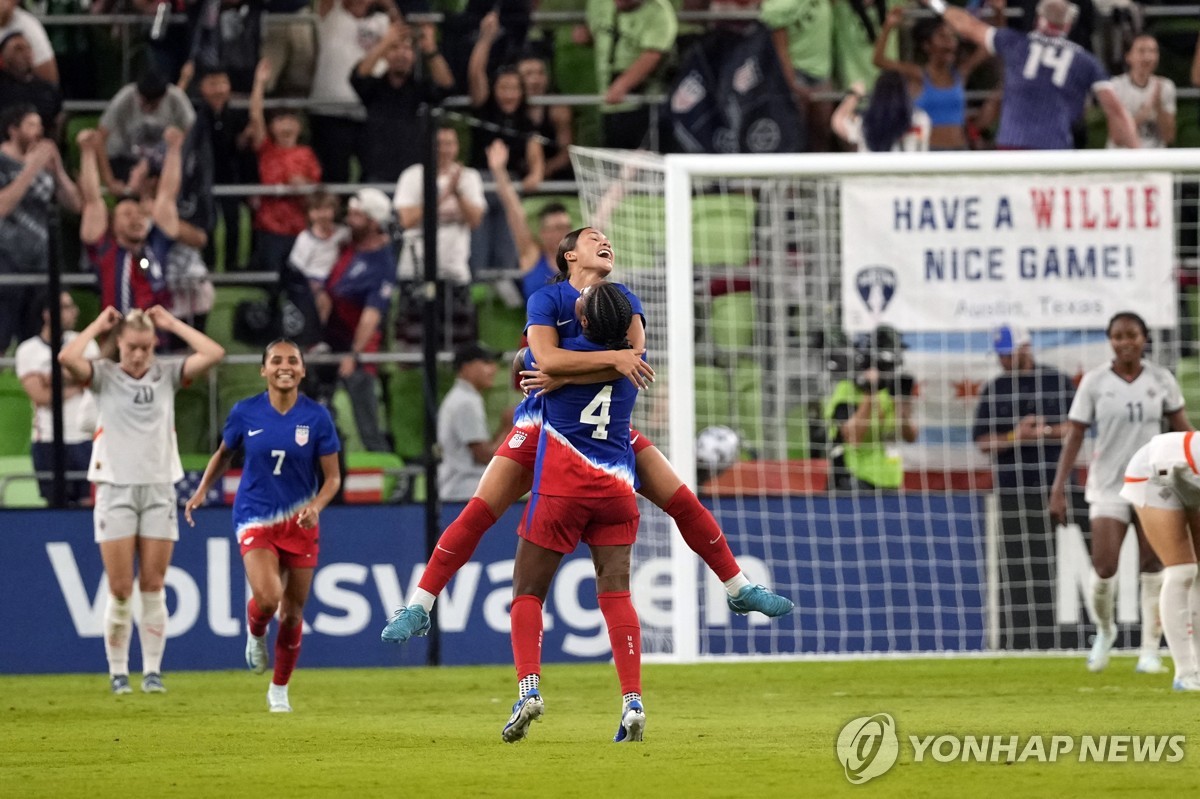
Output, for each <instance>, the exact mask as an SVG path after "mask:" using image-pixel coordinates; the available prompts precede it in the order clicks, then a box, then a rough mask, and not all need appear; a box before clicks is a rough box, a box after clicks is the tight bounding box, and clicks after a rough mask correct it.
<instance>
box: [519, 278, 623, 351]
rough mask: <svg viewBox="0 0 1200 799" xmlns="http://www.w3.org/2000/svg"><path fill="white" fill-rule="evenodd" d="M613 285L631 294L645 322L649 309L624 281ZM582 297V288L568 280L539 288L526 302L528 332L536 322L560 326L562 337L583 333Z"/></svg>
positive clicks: (560, 336) (549, 325)
mask: <svg viewBox="0 0 1200 799" xmlns="http://www.w3.org/2000/svg"><path fill="white" fill-rule="evenodd" d="M613 285H614V286H616V287H617V288H619V289H621V291H622V292H623V293H624V294H625V296H626V297H628V298H629V303H630V305H632V306H633V315H634V316H640V317H642V324H645V323H646V313H645V311H643V310H642V301H641V300H639V299H638V298H637V295H636V294H634V293H633V292H632V291H630V290H629V289H628V288H626V287H625V286H624V285H623V284H621V283H614V284H613ZM578 299H579V290H578V289H576V288H575V287H574V286H572V285H571V284H570V283H568V282H567V281H565V280H564V281H562V282H561V283H551V284H550V285H549V286H545V287H543V288H540V289H538V290H537V291H536V292H534V295H533V296H532V297H530V298H529V302H527V303H526V305H525V332H526V333H528V332H529V328H530V327H532V326H533V325H545V326H547V327H553V328H557V329H558V340H559V341H566V340H567V339H569V338H577V337H579V336H582V335H583V327H582V326H580V324H579V320H578V319H576V318H575V301H576V300H578ZM577 349H583V348H582V347H578V348H577Z"/></svg>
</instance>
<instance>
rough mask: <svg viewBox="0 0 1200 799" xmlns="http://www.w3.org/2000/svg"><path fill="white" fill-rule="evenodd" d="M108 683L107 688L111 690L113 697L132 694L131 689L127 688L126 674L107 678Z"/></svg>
mask: <svg viewBox="0 0 1200 799" xmlns="http://www.w3.org/2000/svg"><path fill="white" fill-rule="evenodd" d="M108 682H109V686H110V687H111V688H112V692H113V696H120V695H121V694H131V693H133V689H132V688H130V687H129V675H128V674H115V675H113V676H112V677H110V678H109V681H108Z"/></svg>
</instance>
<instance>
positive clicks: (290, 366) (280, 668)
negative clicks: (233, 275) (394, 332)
mask: <svg viewBox="0 0 1200 799" xmlns="http://www.w3.org/2000/svg"><path fill="white" fill-rule="evenodd" d="M261 373H262V376H263V377H264V378H266V381H267V390H266V391H265V392H264V393H262V394H257V395H255V396H253V397H250V398H248V399H244V400H242V401H241V402H239V403H237V404H236V405H234V406H233V410H231V411H230V412H229V418H228V419H226V420H225V432H224V433H223V434H222V437H221V444H220V446H219V447H217V451H216V452H215V453H213V456H212V458H211V459H209V461H208V467H207V468H205V470H204V476H203V477H202V478H201V480H200V485H199V486H197V487H196V493H195V494H193V495H192V498H191V499H189V500H188V502H187V505H185V506H184V514H185V516H186V517H187V521H188V524H194V522H193V521H192V511H193V510H194V509H195V508H197V507H199V506H200V505H202V504H204V497H205V496H206V495H207V494H208V489H209V487H210V486H212V484H213V483H214V482H215V481H216V480H217V479H219V478H220V477H221V475H223V474H224V473H225V470H226V469H228V468H229V464H230V463H231V462H232V460H233V456H234V453H235V452H236V451H237V450H239V449H244V450H245V454H246V458H245V466H243V467H242V478H241V482H239V483H238V491H237V497H236V499H234V502H233V526H234V530H235V531H236V534H237V540H238V543H239V544H240V545H241V550H242V562H243V563H244V564H245V566H246V579H247V580H248V581H249V582H250V591H251V594H252V596H251V597H250V601H249V602H247V603H246V620H247V626H246V665H247V666H248V667H249V668H250V670H251V671H253V672H254V673H255V674H262V673H263V672H264V671H266V670H267V661H268V657H267V625H268V624H270V622H271V618H272V617H273V616H275V614H276V611H278V612H279V634H278V635H277V636H276V638H275V673H274V675H273V677H272V680H271V686H270V687H269V688H268V689H267V705H268V707H269V708H270V710H271V712H272V713H290V712H291V710H292V705H291V703H290V702H289V700H288V681H289V680H290V679H291V676H292V671H293V670H294V669H295V668H296V660H297V659H298V658H299V657H300V636H301V633H302V632H303V630H304V602H305V601H306V600H307V599H308V591H309V588H310V587H311V586H312V579H313V570H314V569H315V568H316V566H317V552H318V543H317V542H318V532H319V525H318V521H319V517H320V515H321V511H322V510H324V508H325V506H326V505H328V504H329V502H330V500H332V499H333V497H334V495H335V494H337V491H338V488H339V487H340V486H341V482H342V476H341V471H340V469H339V468H338V458H337V453H338V450H340V449H341V444H340V443H339V442H338V437H337V431H336V430H335V429H334V427H333V419H332V418H330V416H329V411H327V410H326V409H325V407H324V406H323V405H321V404H319V403H317V402H315V401H313V400H311V399H309V398H308V397H306V396H304V395H302V394H300V390H299V389H300V381H302V380H303V379H304V356H303V355H302V354H301V352H300V348H299V347H297V346H296V344H295V343H294V342H292V341H289V340H288V339H277V340H276V341H273V342H271V343H270V344H268V345H267V348H266V349H265V350H264V351H263V358H262V371H261ZM318 477H319V478H320V480H321V482H320V488H319V490H318Z"/></svg>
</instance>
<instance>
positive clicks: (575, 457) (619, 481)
mask: <svg viewBox="0 0 1200 799" xmlns="http://www.w3.org/2000/svg"><path fill="white" fill-rule="evenodd" d="M580 306H581V308H580V310H581V316H582V325H583V336H582V337H580V338H574V339H567V340H566V341H564V342H563V343H564V344H565V345H566V346H567V347H568V348H570V349H573V350H579V351H584V352H588V351H600V350H626V349H630V344H629V340H628V339H627V338H626V332H627V331H628V329H629V325H630V322H631V321H632V319H633V309H632V304H631V303H630V301H629V298H628V297H627V296H626V295H625V292H624V291H623V290H622V289H621V288H620V287H618V286H617V285H615V284H613V283H600V284H598V285H596V286H592V287H590V290H589V291H588V293H587V294H585V295H584V297H583V300H582V302H581V303H580ZM637 394H638V389H637V386H635V385H634V384H633V383H632V382H631V381H629V380H626V379H624V378H620V377H619V378H616V379H613V380H609V381H607V382H602V383H591V384H582V385H566V386H562V387H561V388H559V389H557V390H556V391H553V392H551V393H549V394H547V395H546V396H545V397H544V398H543V409H542V436H541V441H540V443H539V445H538V452H537V461H536V464H535V466H534V482H533V496H532V498H531V499H530V501H529V504H528V505H527V506H526V508H525V515H524V516H523V517H522V519H521V524H520V527H519V528H518V534H519V535H520V537H521V538H520V540H519V541H518V543H517V557H516V562H515V564H514V566H513V601H512V610H511V616H512V646H513V660H514V662H515V663H516V667H517V678H518V689H519V697H518V700H517V703H516V704H515V705H513V712H512V716H511V717H510V718H509V720H508V724H507V725H505V727H504V730H503V733H502V737H503V738H504V740H505V741H508V742H509V743H512V742H513V741H519V740H521V739H522V738H524V737H525V736H526V735H527V734H528V731H529V724H530V722H532V721H533V720H535V719H537V718H539V717H540V716H541V715H542V712H543V711H544V703H543V701H542V697H541V694H540V693H539V691H538V683H539V679H540V676H541V659H542V658H541V655H542V647H541V641H542V605H543V603H544V602H545V600H546V595H547V594H548V593H549V590H550V581H551V580H552V579H553V577H554V572H555V571H556V570H557V569H558V565H559V563H560V562H561V561H562V557H563V555H565V554H568V553H570V552H572V551H574V549H575V547H576V546H578V544H579V542H580V541H583V542H584V543H586V544H587V545H588V547H589V548H590V549H591V552H592V561H593V562H594V563H595V566H596V595H597V598H598V599H599V603H600V611H601V613H602V614H603V615H604V621H605V624H606V625H607V626H608V636H609V642H610V643H611V644H612V651H613V661H614V664H615V665H616V669H617V676H618V677H619V679H620V682H621V694H622V707H621V723H620V726H619V727H618V729H617V736H616V738H615V739H614V740H616V741H618V742H622V741H640V740H641V739H642V731H643V729H644V728H645V724H646V714H645V712H644V710H643V708H642V701H641V700H642V696H641V692H642V686H641V658H642V642H641V627H640V625H639V623H638V616H637V611H636V610H635V609H634V607H633V602H632V601H631V599H630V595H629V572H630V555H631V552H632V548H633V542H634V541H635V540H636V538H637V528H638V519H639V514H638V507H637V498H636V496H635V495H634V489H635V487H636V485H635V484H636V476H635V475H636V466H635V463H634V454H633V447H632V445H631V442H630V439H631V435H630V429H629V426H630V420H631V418H632V415H633V404H634V402H635V401H636V400H637Z"/></svg>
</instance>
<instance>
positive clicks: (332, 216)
mask: <svg viewBox="0 0 1200 799" xmlns="http://www.w3.org/2000/svg"><path fill="white" fill-rule="evenodd" d="M339 210H341V203H340V202H339V201H338V198H337V197H335V196H334V195H332V194H330V193H329V192H325V191H318V192H314V193H313V194H310V195H309V197H308V227H307V228H306V229H305V230H304V231H303V232H302V233H301V234H300V235H299V236H297V237H296V243H295V244H294V245H292V253H291V255H290V256H289V257H288V263H289V264H291V267H292V268H293V269H295V270H296V271H297V272H299V273H300V274H302V275H304V277H305V278H306V279H307V280H308V287H309V289H311V290H312V293H313V299H314V301H315V302H316V306H317V315H318V317H319V318H320V320H321V326H322V327H324V325H325V322H326V321H327V320H328V319H329V310H330V308H331V307H332V305H331V301H330V299H329V295H328V294H327V293H326V292H325V281H326V280H328V279H329V274H330V273H331V272H332V271H333V265H334V264H335V263H337V259H338V255H339V254H340V253H341V251H342V247H343V246H345V244H346V242H347V241H348V240H349V238H350V228H348V227H346V226H345V225H342V224H339V223H338V221H337V216H338V211H339Z"/></svg>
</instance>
